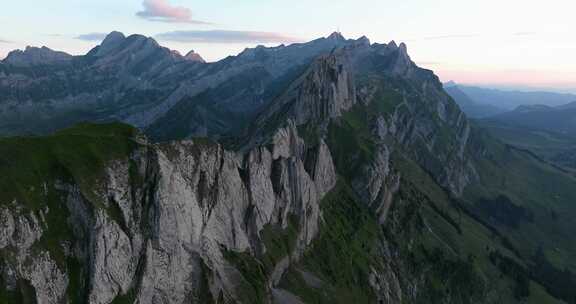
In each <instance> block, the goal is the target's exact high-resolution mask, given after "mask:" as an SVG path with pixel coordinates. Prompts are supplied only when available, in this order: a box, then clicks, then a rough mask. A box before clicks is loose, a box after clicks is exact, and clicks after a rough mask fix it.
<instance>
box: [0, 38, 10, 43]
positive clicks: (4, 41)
mask: <svg viewBox="0 0 576 304" xmlns="http://www.w3.org/2000/svg"><path fill="white" fill-rule="evenodd" d="M0 43H12V41H8V40H4V39H2V38H0Z"/></svg>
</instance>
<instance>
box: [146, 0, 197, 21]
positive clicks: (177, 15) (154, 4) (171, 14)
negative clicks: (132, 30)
mask: <svg viewBox="0 0 576 304" xmlns="http://www.w3.org/2000/svg"><path fill="white" fill-rule="evenodd" d="M142 5H143V6H144V10H142V11H140V12H137V13H136V16H138V17H141V18H144V19H147V20H150V21H159V22H170V23H194V24H208V23H207V22H204V21H199V20H194V19H192V11H191V10H190V9H189V8H186V7H182V6H172V5H170V3H168V0H144V2H142Z"/></svg>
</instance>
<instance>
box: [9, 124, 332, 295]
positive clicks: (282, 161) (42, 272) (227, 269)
mask: <svg viewBox="0 0 576 304" xmlns="http://www.w3.org/2000/svg"><path fill="white" fill-rule="evenodd" d="M106 172H107V176H106V178H105V180H104V182H103V185H102V187H101V189H102V191H101V192H100V193H98V194H97V197H98V198H100V199H102V203H103V204H104V206H102V208H100V209H94V208H92V207H90V206H93V204H92V202H90V201H89V200H88V199H87V198H86V197H85V196H84V195H83V194H82V193H81V191H80V190H79V189H78V187H77V186H76V185H74V184H67V183H61V184H59V185H58V187H59V188H60V189H61V190H62V191H63V192H64V193H65V195H64V197H65V200H66V205H67V208H68V210H69V211H70V218H69V222H70V225H71V226H72V227H73V231H74V239H75V240H74V241H68V240H62V241H61V242H60V243H59V244H57V246H60V247H62V248H66V250H65V252H66V255H67V256H70V257H72V258H77V259H78V260H79V261H81V263H82V264H83V265H84V267H85V268H84V270H83V273H84V275H85V276H86V278H87V280H86V281H85V282H86V286H85V288H86V291H87V296H86V301H87V302H88V303H111V302H112V300H114V299H115V298H117V297H118V296H121V295H127V294H130V295H131V296H133V297H134V299H137V301H138V303H186V302H187V301H191V300H192V301H194V300H195V299H196V300H198V297H199V295H198V293H199V291H200V290H202V289H206V290H209V291H210V293H209V294H210V296H209V297H213V298H214V299H217V298H218V297H219V296H222V297H223V298H224V299H225V300H226V301H237V302H246V301H247V300H246V299H242V298H241V297H240V296H239V293H238V290H239V288H240V287H239V286H238V284H239V282H240V279H239V278H238V277H239V276H241V273H240V272H239V270H237V269H236V267H237V265H235V264H233V263H232V262H231V261H229V260H227V259H226V258H225V254H224V252H238V253H245V254H248V255H251V256H261V255H265V254H266V252H267V250H268V248H266V244H265V243H264V242H263V240H262V231H263V230H264V229H265V227H267V226H275V227H279V229H284V228H286V227H287V226H288V225H289V224H290V221H291V219H292V218H293V219H296V227H295V228H296V230H297V231H298V233H297V237H296V244H295V246H294V247H293V248H292V252H290V253H289V254H288V255H287V256H286V259H285V260H283V262H282V263H283V264H282V265H273V266H274V267H273V268H272V269H270V272H271V273H270V274H269V275H270V277H271V279H270V280H271V281H270V283H269V286H270V288H274V285H275V282H274V281H273V280H272V272H274V277H277V278H279V277H281V276H282V273H283V271H284V270H285V268H286V267H287V266H288V264H289V263H290V260H293V259H294V260H297V259H298V258H299V256H300V255H301V253H302V252H303V251H304V250H305V249H306V248H307V246H308V245H309V244H310V242H311V241H312V240H313V239H314V237H315V236H316V234H317V233H318V227H319V222H320V217H321V215H320V208H319V202H320V200H321V198H322V197H323V196H324V195H325V194H326V193H327V192H328V191H330V190H331V189H332V187H333V186H334V185H335V183H336V174H335V170H334V167H333V162H332V158H331V155H330V151H329V150H328V148H327V147H326V145H325V144H324V143H323V142H320V143H319V144H318V146H315V147H308V146H306V145H305V144H304V142H303V140H302V139H301V138H300V137H299V136H298V132H297V130H296V129H295V125H294V124H293V123H289V124H288V125H287V126H286V128H282V129H279V130H278V132H277V134H276V136H274V139H273V144H272V145H271V146H269V147H258V148H255V149H253V150H251V151H249V152H248V153H246V154H243V155H240V154H237V153H235V152H231V151H227V150H225V149H223V148H222V147H221V146H220V145H218V144H215V143H210V142H205V141H201V140H193V141H184V142H173V143H169V144H162V145H152V144H146V145H144V146H142V147H141V148H138V149H137V150H136V151H135V152H134V153H133V154H132V155H131V157H130V159H126V160H118V161H115V162H113V163H112V164H110V166H109V167H108V169H107V170H106ZM13 204H15V205H17V204H18V202H14V203H13ZM22 212H23V211H22ZM49 212H52V211H51V210H45V211H42V212H41V213H40V214H39V215H36V214H34V213H31V214H26V213H23V214H19V213H18V211H17V209H15V210H11V209H7V208H4V209H2V210H0V217H1V219H2V225H3V229H2V232H1V235H0V250H3V249H6V254H8V255H9V259H8V261H10V262H11V263H7V264H6V265H2V268H1V270H2V275H3V276H4V277H6V278H7V280H6V281H7V282H17V281H21V280H25V281H27V282H29V284H30V285H31V286H32V288H33V289H34V291H35V296H36V299H37V301H38V303H60V301H63V300H64V299H65V298H66V292H67V287H68V286H69V284H71V282H70V280H71V278H72V274H71V272H72V271H74V270H72V269H70V268H68V267H66V266H65V265H57V262H56V258H55V257H54V255H53V252H50V251H45V250H43V249H39V251H37V250H34V245H35V244H36V243H37V242H38V241H39V240H40V239H41V238H42V237H43V235H44V234H45V233H47V231H46V230H45V227H47V225H49V224H48V223H46V222H44V219H43V218H44V213H49ZM50 225H52V223H50ZM70 242H71V243H70ZM62 266H64V267H62ZM276 280H279V279H276ZM7 288H9V289H10V288H13V289H15V288H16V286H14V284H8V285H7ZM267 292H268V293H269V292H270V290H268V291H267Z"/></svg>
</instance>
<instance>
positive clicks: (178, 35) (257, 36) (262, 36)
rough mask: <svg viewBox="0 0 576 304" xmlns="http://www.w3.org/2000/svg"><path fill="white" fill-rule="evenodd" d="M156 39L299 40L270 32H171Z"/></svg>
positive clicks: (179, 40) (211, 41)
mask: <svg viewBox="0 0 576 304" xmlns="http://www.w3.org/2000/svg"><path fill="white" fill-rule="evenodd" d="M156 38H158V39H160V40H165V41H175V42H198V43H293V42H300V41H302V40H301V39H298V38H296V37H291V36H288V35H284V34H280V33H272V32H252V31H227V30H211V31H173V32H167V33H161V34H158V35H156Z"/></svg>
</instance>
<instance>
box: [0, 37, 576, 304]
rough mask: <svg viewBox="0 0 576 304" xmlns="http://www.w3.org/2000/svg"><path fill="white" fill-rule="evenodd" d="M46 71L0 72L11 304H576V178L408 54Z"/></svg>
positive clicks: (159, 50) (314, 46)
mask: <svg viewBox="0 0 576 304" xmlns="http://www.w3.org/2000/svg"><path fill="white" fill-rule="evenodd" d="M27 52H28V53H30V54H27V55H26V56H24V55H23V54H26V53H27ZM35 52H36V51H34V52H32V51H29V50H27V51H24V53H23V54H20V53H15V54H20V55H17V56H18V57H14V56H16V55H13V56H9V57H8V58H7V59H5V60H4V61H3V62H2V63H0V131H2V132H3V133H5V134H9V135H20V136H7V137H2V138H0V226H1V229H0V303H54V304H57V303H95V304H96V303H97V304H101V303H102V304H109V303H141V304H144V303H150V304H156V303H178V304H179V303H279V304H289V303H563V302H562V301H565V302H566V303H569V302H570V301H573V299H574V298H576V293H575V289H574V288H573V287H574V286H575V285H574V284H576V265H574V263H572V262H571V261H574V260H575V259H576V247H575V246H574V242H571V241H570V239H571V237H572V232H573V231H574V229H576V224H575V223H574V221H572V220H571V219H572V218H573V216H574V215H576V208H575V207H574V204H573V202H574V201H575V200H576V193H574V191H573V189H574V188H573V186H574V182H575V181H576V180H575V178H574V176H573V175H571V174H570V173H568V172H565V171H563V170H560V169H559V168H557V167H555V166H552V165H550V164H548V163H546V162H543V161H542V160H540V159H539V158H537V157H535V156H534V155H533V154H531V153H527V152H526V151H523V150H519V149H516V148H514V147H513V146H510V145H506V144H503V143H501V142H499V141H498V140H495V139H493V138H492V137H491V136H490V135H488V134H487V133H486V132H484V131H483V130H482V129H480V128H478V127H477V126H476V125H475V124H474V123H471V122H469V121H468V119H467V117H466V115H465V114H463V112H462V111H461V110H460V108H459V107H458V106H457V105H456V103H455V102H454V101H453V99H452V98H451V97H450V96H449V95H448V94H447V93H446V92H445V91H444V89H443V85H442V84H441V83H440V81H439V80H438V77H436V76H435V75H434V73H433V72H432V71H429V70H425V69H422V68H419V67H418V66H417V65H416V64H414V62H413V61H412V60H411V58H410V56H409V55H408V50H407V46H406V45H405V44H403V43H401V44H396V43H395V42H394V41H392V42H390V43H388V44H379V43H371V42H370V41H369V40H368V38H366V37H362V38H359V39H357V40H354V39H346V38H344V37H343V36H342V35H341V34H339V33H334V34H332V35H330V36H329V37H327V38H320V39H317V40H313V41H311V42H308V43H299V44H292V45H289V46H284V45H282V46H278V47H272V48H267V47H262V46H259V47H256V48H254V49H246V50H245V51H243V52H242V53H240V54H239V55H238V56H235V57H228V58H226V59H224V60H222V61H219V62H214V63H206V62H204V60H202V59H201V57H200V56H199V55H198V54H196V53H194V52H190V53H189V54H188V55H186V56H181V55H180V54H179V53H177V52H174V51H171V50H169V49H167V48H164V47H162V46H160V45H158V43H156V41H154V40H153V39H151V38H147V37H144V36H140V35H132V36H128V37H125V36H124V35H123V34H121V33H118V32H113V33H111V34H110V35H108V37H107V38H106V39H105V40H104V41H103V42H102V44H101V45H100V46H98V47H96V48H94V49H93V50H91V51H90V52H89V53H88V54H86V55H84V56H73V57H71V56H65V55H62V54H60V53H58V55H55V54H53V53H50V52H53V51H50V52H48V51H46V50H45V51H42V54H44V55H33V53H34V54H35ZM50 54H52V55H50ZM28 56H30V57H28ZM10 57H13V59H10ZM15 58H18V60H16V59H15ZM26 58H30V59H26ZM23 62H25V63H23ZM79 122H83V123H79ZM23 134H33V136H22V135H23ZM527 172H528V173H529V174H527ZM558 276H560V277H562V282H563V284H557V283H555V282H557V281H555V280H554V279H553V278H554V277H558Z"/></svg>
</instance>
